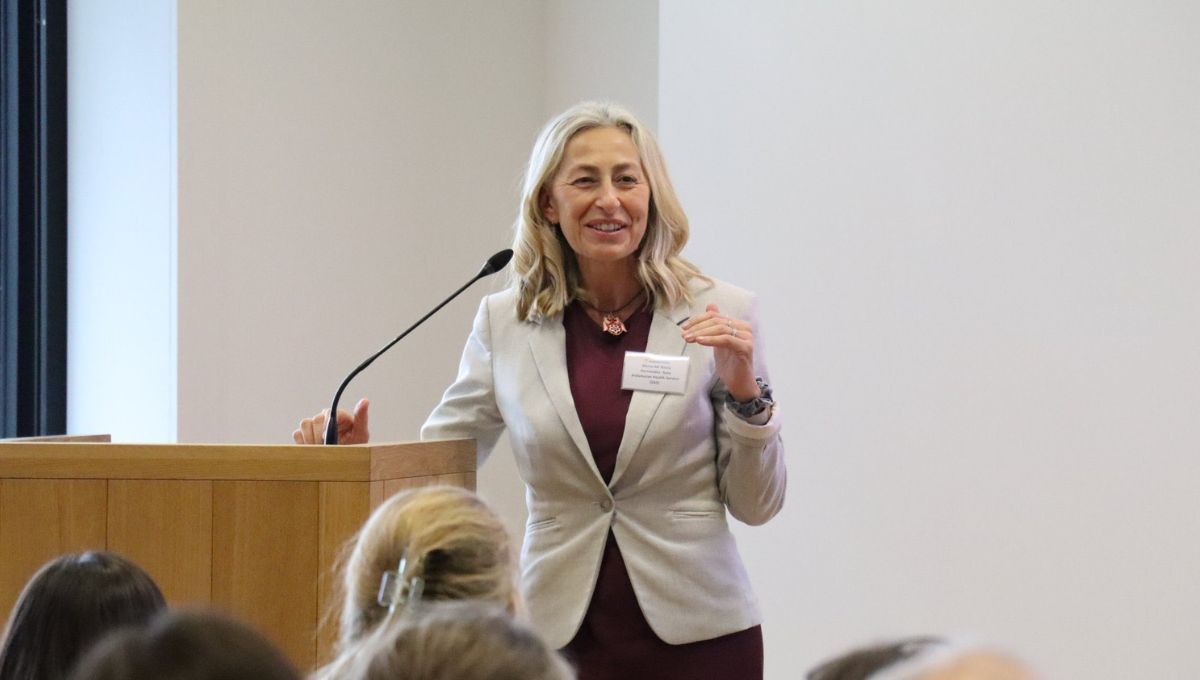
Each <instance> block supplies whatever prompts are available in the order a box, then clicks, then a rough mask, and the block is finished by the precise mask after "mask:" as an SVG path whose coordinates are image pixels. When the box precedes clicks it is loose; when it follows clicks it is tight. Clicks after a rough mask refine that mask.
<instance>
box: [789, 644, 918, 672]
mask: <svg viewBox="0 0 1200 680" xmlns="http://www.w3.org/2000/svg"><path fill="white" fill-rule="evenodd" d="M938 642H941V640H940V639H939V638H936V637H914V638H907V639H904V640H898V641H896V642H889V643H886V644H881V645H875V646H873V647H860V648H858V649H854V650H852V651H850V652H847V653H845V654H842V655H841V656H838V657H836V658H833V659H830V660H828V661H826V662H824V663H822V664H821V665H820V666H817V667H816V668H814V669H812V670H811V671H809V672H808V675H806V676H805V678H806V680H867V679H868V678H870V677H871V676H872V675H873V674H875V673H877V672H879V671H881V670H883V669H884V668H887V667H888V666H891V665H893V664H895V663H899V662H900V661H903V660H905V659H907V658H909V657H911V656H913V655H914V654H916V653H917V652H920V651H921V650H922V649H924V648H925V647H927V646H928V645H931V644H935V643H938Z"/></svg>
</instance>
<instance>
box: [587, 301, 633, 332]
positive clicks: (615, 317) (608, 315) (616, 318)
mask: <svg viewBox="0 0 1200 680" xmlns="http://www.w3.org/2000/svg"><path fill="white" fill-rule="evenodd" d="M642 292H643V291H640V290H639V291H638V292H637V295H634V296H633V297H631V298H629V301H628V302H626V303H625V304H623V305H621V306H620V307H617V308H616V309H611V310H609V309H600V308H599V307H597V306H595V305H593V304H591V303H590V302H587V301H586V300H580V302H582V303H583V304H585V305H587V306H588V307H591V308H592V309H594V310H596V311H597V312H599V313H600V314H603V315H604V320H603V321H602V322H601V324H600V330H602V331H604V332H605V333H608V334H609V335H623V334H624V333H625V332H626V331H628V330H629V329H628V328H625V323H624V322H623V321H621V316H620V314H621V312H623V311H625V309H626V308H628V307H629V305H632V304H633V303H635V302H637V301H638V299H639V298H641V297H642Z"/></svg>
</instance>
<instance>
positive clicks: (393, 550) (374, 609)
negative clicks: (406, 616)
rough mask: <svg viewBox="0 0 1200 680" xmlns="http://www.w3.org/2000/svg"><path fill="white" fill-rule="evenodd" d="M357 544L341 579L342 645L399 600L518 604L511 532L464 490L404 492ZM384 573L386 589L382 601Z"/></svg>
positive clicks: (380, 512)
mask: <svg viewBox="0 0 1200 680" xmlns="http://www.w3.org/2000/svg"><path fill="white" fill-rule="evenodd" d="M353 546H354V547H353V549H352V550H351V552H350V556H349V558H348V560H347V561H346V566H345V570H344V575H343V579H342V588H343V590H344V598H343V602H342V612H341V626H340V633H339V640H340V643H341V645H342V646H346V645H348V644H350V643H352V642H353V641H354V640H356V639H358V638H360V637H362V636H363V635H364V634H365V633H367V632H368V631H370V630H371V629H372V628H374V627H375V626H377V625H378V624H379V622H380V621H382V620H383V619H384V618H386V617H387V615H388V611H389V608H391V607H392V606H393V604H395V603H398V602H404V601H409V600H413V599H419V600H421V601H437V600H484V601H487V602H492V603H495V604H497V605H499V606H501V607H507V608H509V609H510V610H512V609H513V608H514V607H515V606H516V600H517V591H516V577H515V575H516V565H515V560H514V558H513V554H512V551H511V549H510V547H509V540H508V533H507V531H505V529H504V524H503V523H502V522H501V521H500V518H499V517H497V516H496V513H494V512H492V510H491V508H489V507H488V506H487V505H486V504H485V503H484V502H483V501H482V500H481V499H480V498H479V497H478V496H476V495H475V494H474V493H471V492H470V491H468V490H466V489H462V488H459V487H454V486H429V487H422V488H418V489H408V490H405V491H401V492H400V493H398V494H396V495H395V496H392V497H391V498H389V499H388V500H387V501H385V502H384V503H383V504H382V505H380V506H379V507H378V508H377V509H376V510H375V512H374V513H372V514H371V517H370V519H368V520H367V523H366V524H365V525H363V528H362V529H361V530H360V531H359V533H358V536H357V537H356V538H355V540H354V543H353ZM401 562H403V565H401ZM401 569H402V571H401ZM385 575H386V582H387V584H388V585H387V588H386V589H384V590H386V592H385V594H384V596H383V597H381V595H380V591H381V586H383V584H384V582H385ZM418 584H419V585H418ZM417 588H419V589H420V593H419V594H416V593H415V592H414V591H415V590H416V589H417ZM402 606H403V605H402Z"/></svg>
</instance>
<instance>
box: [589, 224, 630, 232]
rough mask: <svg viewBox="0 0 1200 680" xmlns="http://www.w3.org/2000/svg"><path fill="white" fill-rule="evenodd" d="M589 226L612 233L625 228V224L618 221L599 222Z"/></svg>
mask: <svg viewBox="0 0 1200 680" xmlns="http://www.w3.org/2000/svg"><path fill="white" fill-rule="evenodd" d="M587 228H588V229H594V230H596V231H598V232H601V233H604V234H611V233H613V232H617V231H620V230H622V229H624V228H625V225H623V224H617V223H616V222H599V223H597V224H589V225H587Z"/></svg>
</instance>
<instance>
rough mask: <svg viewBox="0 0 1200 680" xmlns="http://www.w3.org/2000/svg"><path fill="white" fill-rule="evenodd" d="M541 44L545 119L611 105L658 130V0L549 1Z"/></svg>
mask: <svg viewBox="0 0 1200 680" xmlns="http://www.w3.org/2000/svg"><path fill="white" fill-rule="evenodd" d="M545 45H546V52H545V53H546V75H545V87H546V97H545V99H546V109H545V110H546V117H547V118H549V117H550V116H553V115H555V114H557V113H558V112H560V111H562V110H563V109H565V108H567V107H568V106H571V105H572V104H575V103H576V102H580V101H584V100H610V101H615V102H618V103H620V104H622V105H624V106H625V107H626V108H628V109H629V110H631V111H633V113H634V114H635V115H637V117H638V119H639V120H641V121H642V122H643V123H645V124H646V125H648V126H650V127H651V128H655V129H656V128H657V122H658V2H657V0H610V1H609V2H588V1H587V0H548V1H547V2H546V40H545Z"/></svg>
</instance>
